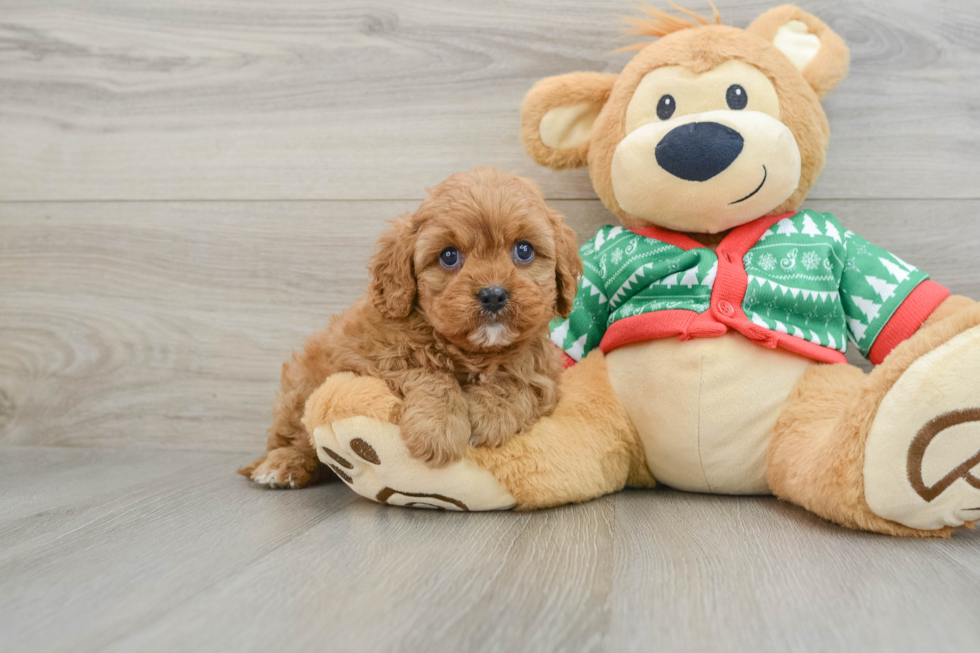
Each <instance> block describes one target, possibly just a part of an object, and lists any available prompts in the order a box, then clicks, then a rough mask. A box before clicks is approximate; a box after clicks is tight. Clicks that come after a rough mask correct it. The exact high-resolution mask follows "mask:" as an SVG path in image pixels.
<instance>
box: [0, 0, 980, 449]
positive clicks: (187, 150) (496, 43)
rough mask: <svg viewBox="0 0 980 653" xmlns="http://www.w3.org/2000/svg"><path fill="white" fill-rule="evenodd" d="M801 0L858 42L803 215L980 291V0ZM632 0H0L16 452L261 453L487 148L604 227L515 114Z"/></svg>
mask: <svg viewBox="0 0 980 653" xmlns="http://www.w3.org/2000/svg"><path fill="white" fill-rule="evenodd" d="M688 4H690V5H691V6H692V7H693V8H695V9H699V10H702V9H706V7H707V6H706V4H705V5H704V7H702V6H701V5H702V3H700V2H690V3H688ZM800 4H801V5H803V6H804V7H805V8H806V9H808V10H810V11H812V12H813V13H816V14H817V15H819V16H821V17H822V18H823V19H824V20H825V21H827V22H828V23H829V24H830V25H831V26H832V27H833V28H834V29H835V30H836V31H838V32H839V33H840V34H841V35H842V36H843V37H844V38H845V39H846V40H847V42H848V44H849V45H850V47H851V51H852V57H853V61H852V71H851V75H850V77H849V78H848V79H847V80H845V81H844V83H843V84H842V85H841V86H840V87H839V88H838V89H837V90H836V91H835V92H834V93H832V94H831V95H830V96H829V97H828V98H827V101H826V110H827V113H828V115H829V117H830V121H831V125H832V127H833V138H832V145H831V149H830V153H829V156H828V161H827V167H826V170H825V172H824V174H823V176H822V178H821V179H820V181H819V182H818V184H817V185H816V187H815V188H814V189H813V191H812V193H811V201H810V202H809V206H811V207H813V208H816V209H818V210H822V211H823V210H825V211H831V212H833V213H835V214H836V215H838V217H840V218H841V220H842V221H843V222H844V223H845V224H847V225H848V226H849V227H850V228H853V229H854V230H855V231H858V232H859V233H861V234H862V235H864V236H866V237H868V238H870V239H872V240H873V241H876V242H878V243H880V244H882V245H884V246H886V247H889V248H891V249H892V250H893V251H895V252H896V253H897V254H899V255H900V256H902V257H903V258H905V259H906V260H909V261H912V262H914V263H916V264H918V265H919V266H920V267H923V268H924V269H926V270H928V271H930V272H931V273H932V275H933V278H935V279H936V280H938V281H940V282H941V283H944V284H946V285H948V286H949V287H951V288H952V289H953V290H954V291H955V292H959V293H965V294H970V295H972V296H975V297H980V260H978V257H977V249H978V246H980V2H977V0H968V1H959V2H954V1H944V2H927V3H926V2H917V1H914V0H901V1H897V2H896V1H894V0H861V1H859V2H854V1H848V2H844V1H830V0H801V2H800ZM720 5H721V7H720V8H721V11H722V16H723V19H724V21H725V22H726V23H727V24H732V25H736V26H745V25H747V24H748V23H749V22H750V21H751V19H753V18H754V17H755V16H757V15H758V14H760V13H761V12H762V11H764V10H765V9H766V8H768V7H769V6H771V2H768V1H763V2H748V1H745V0H724V1H722V2H720ZM630 10H631V9H630V3H627V2H623V1H622V0H571V1H568V2H555V1H554V0H473V1H469V0H467V1H466V2H462V1H459V0H418V1H412V2H408V1H396V0H376V1H370V2H357V1H353V0H333V1H330V2H323V1H320V0H283V1H280V2H259V1H251V2H243V1H242V0H167V1H161V0H154V1H152V2H150V1H149V0H74V1H72V0H49V1H45V2H38V1H37V0H0V442H2V443H5V444H11V445H56V446H73V447H77V446H94V447H127V448H128V447H138V448H157V449H159V448H174V449H191V450H206V451H214V452H242V453H250V452H255V451H256V450H258V449H260V448H261V446H262V442H263V437H264V436H263V432H264V429H265V428H266V425H267V421H268V415H269V407H270V404H271V400H272V396H273V393H274V391H275V388H276V385H277V379H278V372H279V366H280V364H281V362H282V361H283V360H284V359H285V358H286V357H287V356H288V354H289V352H290V350H291V349H292V348H293V347H295V346H298V345H299V344H300V343H301V341H302V339H303V337H304V336H305V335H306V334H308V333H310V332H312V331H313V330H315V329H318V328H320V327H321V326H322V325H323V324H324V323H325V322H326V319H327V317H328V316H329V315H330V314H332V313H334V312H336V311H339V310H341V309H342V308H343V307H345V306H346V305H347V304H349V303H350V302H351V301H352V300H353V299H354V298H355V297H356V296H357V295H358V294H360V293H361V292H362V290H363V288H364V284H365V280H366V270H365V265H364V264H365V261H366V258H367V256H368V253H369V252H370V249H371V246H372V243H373V240H374V238H375V237H376V235H377V234H378V233H379V232H380V230H381V229H382V227H383V225H384V223H385V221H387V220H389V219H391V218H393V217H395V216H396V215H397V214H399V213H400V212H404V211H408V210H412V209H413V208H414V207H415V206H416V205H417V203H418V201H419V200H420V199H421V198H422V196H423V193H424V188H425V187H426V186H427V185H433V184H435V183H437V182H438V181H440V180H441V179H443V178H444V177H446V176H447V175H449V174H451V173H453V172H456V171H459V170H463V169H466V168H468V167H470V166H472V165H475V164H478V163H480V164H493V165H497V166H500V167H502V168H505V169H508V170H513V171H517V172H519V173H522V174H525V175H528V176H530V177H533V178H535V179H536V180H538V181H539V182H540V184H541V186H542V188H543V189H544V191H545V194H546V196H547V197H548V198H549V199H550V200H552V201H553V204H554V205H555V206H556V207H557V208H559V209H560V210H562V211H564V212H565V213H566V215H567V216H568V219H569V220H570V222H571V223H572V224H573V225H574V226H575V228H576V229H577V230H578V232H579V235H580V239H582V240H584V239H586V238H588V237H589V236H590V235H591V232H592V231H593V230H594V229H595V228H596V227H597V226H599V225H601V224H604V223H606V222H608V221H609V217H608V215H607V213H606V211H605V209H604V208H603V207H602V206H601V204H599V202H598V201H597V200H596V199H595V195H594V193H593V192H592V189H591V186H590V184H589V181H588V177H587V175H586V173H585V172H584V171H573V172H563V173H554V172H550V171H547V170H545V169H542V168H538V167H536V166H534V165H533V164H532V163H531V162H530V161H529V160H528V159H527V158H526V157H525V155H524V153H523V151H522V148H521V146H520V144H519V142H518V124H519V106H520V101H521V97H522V96H523V94H524V92H525V91H526V90H527V89H528V88H529V87H530V86H531V85H532V84H533V83H534V82H535V81H536V80H538V79H540V78H542V77H545V76H548V75H554V74H560V73H564V72H569V71H573V70H595V71H618V70H619V69H620V68H621V66H622V65H623V64H624V62H625V61H626V60H627V57H628V55H610V54H609V51H611V50H612V49H614V48H615V47H618V46H619V45H621V44H622V43H623V42H622V41H620V40H619V39H618V37H617V35H618V30H619V23H618V22H617V20H616V17H615V15H616V14H617V13H628V12H630Z"/></svg>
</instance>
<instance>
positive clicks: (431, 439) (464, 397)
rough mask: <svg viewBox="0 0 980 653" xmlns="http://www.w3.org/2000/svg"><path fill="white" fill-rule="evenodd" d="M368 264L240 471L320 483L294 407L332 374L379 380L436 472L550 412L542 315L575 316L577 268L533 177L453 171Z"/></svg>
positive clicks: (551, 371) (551, 373)
mask: <svg viewBox="0 0 980 653" xmlns="http://www.w3.org/2000/svg"><path fill="white" fill-rule="evenodd" d="M370 269H371V283H370V290H369V292H368V294H367V295H366V296H365V297H362V298H361V299H359V300H358V301H357V302H356V303H355V304H354V305H353V306H352V307H351V308H349V309H348V310H347V311H346V312H344V313H342V314H341V315H338V316H336V317H334V318H333V319H332V320H331V321H330V324H329V325H328V326H327V328H326V330H325V331H323V332H321V333H318V334H316V335H314V336H312V337H311V338H310V339H309V340H308V341H307V342H306V346H305V348H304V349H303V351H302V352H297V353H295V354H293V358H292V360H291V361H290V362H289V363H287V364H285V365H284V366H283V372H282V388H281V391H280V393H279V396H278V399H277V401H276V404H275V408H274V421H273V425H272V428H271V429H270V430H269V441H268V453H266V455H265V456H262V457H261V458H259V459H258V460H256V461H255V462H253V463H252V464H251V465H249V466H247V467H243V468H242V469H240V470H239V473H241V474H243V475H245V476H247V477H249V478H251V479H252V480H253V481H256V482H257V483H261V484H264V485H269V486H273V487H302V486H304V485H306V484H307V483H309V482H310V481H311V480H314V479H315V478H316V476H317V474H318V472H319V471H320V469H319V467H318V464H319V463H318V461H317V457H316V453H315V452H314V450H313V447H312V445H311V443H310V436H309V434H308V433H307V432H306V429H305V428H304V426H303V423H302V418H303V409H304V405H305V403H306V400H307V398H308V397H309V396H310V395H311V394H312V393H313V391H314V390H316V389H317V388H318V387H319V386H320V384H321V383H323V381H324V380H325V379H326V378H327V377H328V376H330V375H331V374H335V373H337V372H353V373H355V374H360V375H366V376H374V377H379V378H381V379H384V380H385V381H386V382H387V383H388V385H389V387H390V388H391V389H392V391H394V392H395V393H396V394H398V395H399V396H400V397H402V398H403V399H404V402H403V408H402V412H401V415H400V416H398V418H397V419H398V423H399V424H400V426H401V433H402V437H403V438H404V439H405V443H406V445H407V446H408V449H409V451H410V452H411V453H412V455H413V456H415V457H417V458H419V459H421V460H423V461H425V462H426V463H427V464H430V465H433V466H441V465H445V464H447V463H449V462H452V461H454V460H458V459H459V458H461V457H462V455H463V452H464V450H465V448H466V445H467V443H471V444H473V445H474V446H499V445H500V444H502V443H503V442H505V441H506V440H507V439H508V438H509V437H511V436H513V435H514V434H517V433H520V432H521V431H522V430H524V429H526V428H527V427H528V426H530V425H531V424H533V423H534V422H535V421H536V420H537V419H538V418H540V417H542V416H544V415H547V414H549V413H550V412H551V411H552V410H553V409H554V406H555V404H556V403H557V401H558V384H557V380H558V376H559V374H560V371H561V361H560V358H559V357H560V352H559V351H558V349H557V348H556V347H555V346H554V345H553V344H552V343H551V341H550V340H549V334H548V322H549V321H550V320H551V319H552V318H553V317H554V316H555V315H556V314H560V315H563V316H564V315H567V314H568V312H569V311H570V310H571V308H572V301H573V300H574V298H575V290H576V285H577V277H578V275H579V274H580V273H581V271H582V264H581V261H580V260H579V257H578V250H577V246H576V238H575V233H574V232H573V231H572V230H571V229H570V228H569V227H568V226H566V225H565V222H564V218H563V216H562V215H561V214H560V213H559V212H557V211H554V210H552V209H550V208H548V206H547V205H546V204H545V202H544V198H543V197H542V196H541V193H540V191H539V190H538V189H537V186H535V184H534V182H532V181H530V180H528V179H523V178H521V177H516V176H513V175H508V174H504V173H502V172H500V171H499V170H496V169H494V168H485V167H478V168H474V169H472V170H470V171H469V172H465V173H460V174H455V175H453V176H452V177H450V178H449V179H447V180H446V181H444V182H442V183H441V184H439V185H438V186H436V187H435V188H432V189H430V190H429V194H428V197H427V198H426V199H425V200H424V201H423V202H422V205H421V206H420V207H419V209H418V211H416V212H415V213H414V214H412V215H405V216H402V217H401V218H399V219H398V220H396V221H394V222H393V223H392V224H391V226H390V227H389V228H388V230H387V231H386V232H385V233H384V234H383V235H382V236H381V239H380V241H379V242H378V245H377V249H376V252H375V254H374V257H373V258H372V260H371V264H370ZM328 473H329V472H325V471H324V474H328ZM331 476H332V475H331Z"/></svg>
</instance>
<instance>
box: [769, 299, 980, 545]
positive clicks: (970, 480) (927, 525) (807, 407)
mask: <svg viewBox="0 0 980 653" xmlns="http://www.w3.org/2000/svg"><path fill="white" fill-rule="evenodd" d="M978 372H980V308H978V307H976V306H974V307H972V308H969V309H967V310H964V311H960V312H959V313H957V314H955V315H953V316H951V317H949V318H947V319H944V320H942V321H941V322H938V323H936V324H933V325H931V326H928V327H924V328H923V329H921V330H920V331H919V332H918V333H917V334H916V335H915V336H913V337H912V338H911V339H909V340H908V341H906V342H904V343H902V344H901V345H900V346H899V347H897V348H896V349H895V350H894V351H893V352H892V353H891V354H890V355H889V356H888V358H886V359H885V361H884V362H883V363H882V364H881V365H879V366H878V367H877V368H876V369H875V370H874V371H873V372H872V373H871V374H869V375H865V374H863V373H862V372H861V371H860V370H858V369H856V368H853V367H847V366H843V365H840V366H814V367H813V368H811V369H810V370H809V371H808V372H807V373H806V374H805V375H804V377H803V378H802V379H801V380H800V382H799V383H798V385H797V387H796V388H795V390H794V392H793V394H792V396H791V397H790V400H789V402H788V403H787V406H786V409H785V410H784V411H783V413H782V415H781V416H780V418H779V420H778V422H777V424H776V427H775V430H774V436H773V440H772V443H771V445H770V449H769V459H768V477H769V485H770V488H771V489H772V491H773V493H774V494H776V495H777V496H779V497H780V498H783V499H786V500H788V501H792V502H793V503H796V504H798V505H801V506H803V507H804V508H807V509H809V510H811V511H813V512H815V513H817V514H818V515H821V516H823V517H825V518H827V519H830V520H832V521H835V522H837V523H840V524H843V525H845V526H849V527H852V528H858V529H863V530H870V531H877V532H881V533H888V534H893V535H910V536H948V535H949V534H950V533H951V532H952V530H953V529H954V528H956V527H960V526H967V527H972V525H973V523H974V522H976V521H977V520H980V373H978Z"/></svg>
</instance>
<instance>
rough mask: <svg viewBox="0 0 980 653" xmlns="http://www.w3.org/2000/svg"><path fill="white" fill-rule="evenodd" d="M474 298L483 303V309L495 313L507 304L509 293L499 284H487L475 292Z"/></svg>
mask: <svg viewBox="0 0 980 653" xmlns="http://www.w3.org/2000/svg"><path fill="white" fill-rule="evenodd" d="M476 298H477V299H479V300H480V303H481V304H483V310H485V311H490V312H491V313H496V312H497V311H499V310H500V309H502V308H503V307H504V306H506V305H507V300H508V299H510V293H508V292H507V291H506V290H504V289H503V288H501V287H500V286H487V287H486V288H483V289H482V290H480V292H478V293H476Z"/></svg>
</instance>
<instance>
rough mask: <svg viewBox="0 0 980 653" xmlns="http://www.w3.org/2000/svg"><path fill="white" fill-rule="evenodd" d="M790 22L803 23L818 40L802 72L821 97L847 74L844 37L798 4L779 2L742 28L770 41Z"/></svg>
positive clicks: (848, 60)
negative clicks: (780, 3) (814, 50)
mask: <svg viewBox="0 0 980 653" xmlns="http://www.w3.org/2000/svg"><path fill="white" fill-rule="evenodd" d="M792 22H800V23H803V24H804V25H805V26H806V28H807V31H808V32H809V33H810V34H813V35H814V36H816V37H817V38H819V39H820V49H819V50H817V53H816V55H815V56H814V57H813V59H812V60H810V62H809V63H808V64H807V65H806V66H805V67H804V68H803V70H802V74H803V78H804V79H805V80H806V81H807V83H808V84H809V85H810V87H811V88H812V89H813V90H814V91H815V92H816V93H817V96H818V97H821V98H822V97H824V96H825V95H827V93H829V92H830V91H832V90H833V89H834V87H836V86H837V85H838V84H840V83H841V81H843V79H844V78H845V77H847V71H848V69H849V67H850V61H851V57H850V52H849V51H848V49H847V45H846V44H845V43H844V39H842V38H841V37H840V36H838V35H837V34H836V33H834V31H833V30H832V29H830V28H829V27H828V26H827V24H826V23H824V22H823V21H822V20H820V19H819V18H817V17H816V16H814V15H812V14H808V13H807V12H805V11H803V10H802V9H800V8H799V7H795V6H793V5H782V6H780V7H776V8H774V9H770V10H769V11H767V12H766V13H764V14H762V15H761V16H759V17H758V18H756V19H755V21H754V22H753V23H752V24H751V25H749V27H748V29H747V30H746V31H748V32H750V33H752V34H756V35H757V36H761V37H762V38H764V39H765V40H767V41H769V42H772V41H773V40H775V39H776V37H777V35H778V34H779V30H780V29H782V28H783V27H785V26H786V25H787V24H789V23H792Z"/></svg>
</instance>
